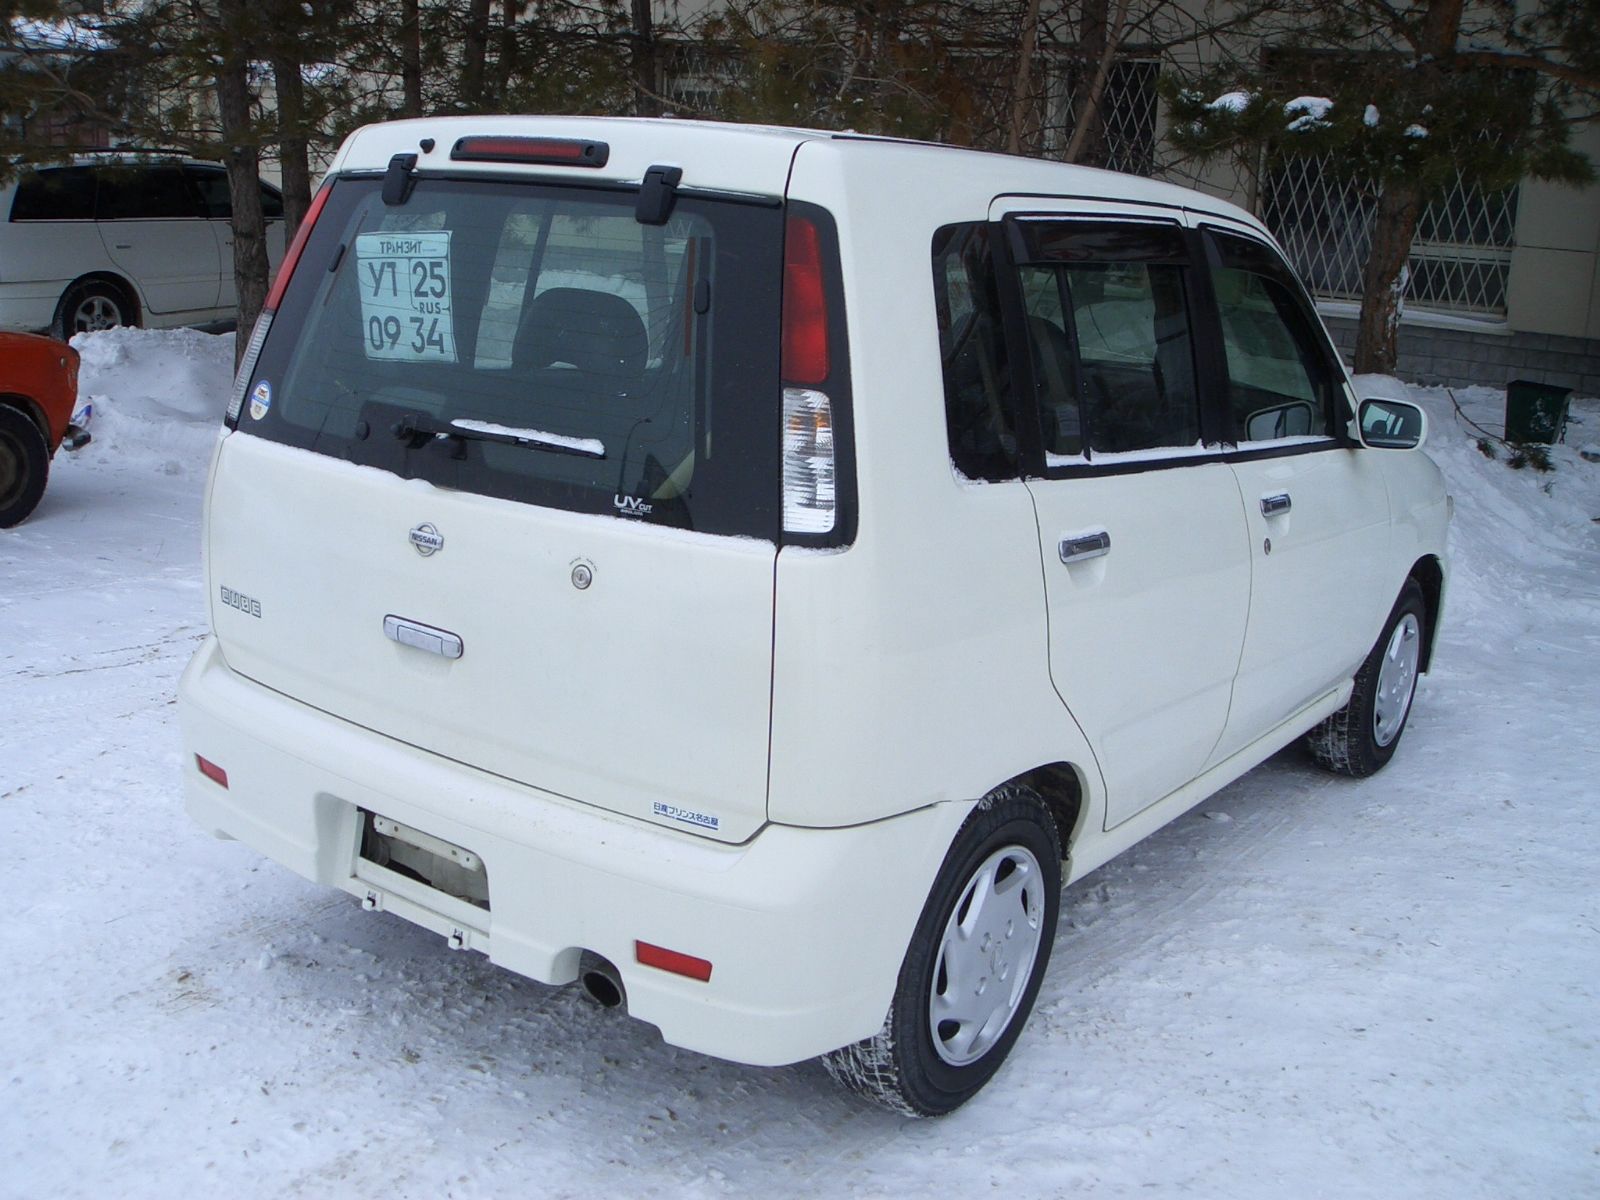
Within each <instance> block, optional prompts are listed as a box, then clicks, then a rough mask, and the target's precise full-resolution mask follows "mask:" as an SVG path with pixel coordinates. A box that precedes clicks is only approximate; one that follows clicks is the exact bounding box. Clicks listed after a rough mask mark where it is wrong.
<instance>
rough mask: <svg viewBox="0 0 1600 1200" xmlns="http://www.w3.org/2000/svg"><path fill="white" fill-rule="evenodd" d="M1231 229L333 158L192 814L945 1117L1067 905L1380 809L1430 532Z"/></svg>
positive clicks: (966, 186)
mask: <svg viewBox="0 0 1600 1200" xmlns="http://www.w3.org/2000/svg"><path fill="white" fill-rule="evenodd" d="M1425 432H1426V429H1425V421H1424V416H1423V413H1422V411H1421V410H1420V409H1418V408H1417V407H1415V406H1413V405H1411V404H1408V403H1405V402H1403V401H1398V400H1386V399H1377V398H1364V397H1362V396H1360V395H1358V394H1357V393H1356V392H1355V391H1354V390H1353V388H1352V385H1351V381H1350V378H1349V377H1348V376H1347V374H1346V373H1345V370H1344V368H1343V367H1342V365H1341V364H1340V361H1339V358H1338V355H1337V354H1336V353H1335V351H1334V349H1333V348H1332V346H1331V345H1330V344H1329V341H1328V337H1327V334H1326V332H1325V330H1324V329H1323V327H1322V325H1321V323H1320V322H1319V320H1318V318H1317V316H1316V314H1315V312H1314V310H1313V308H1312V306H1311V304H1310V302H1309V301H1308V299H1307V297H1306V294H1305V292H1304V290H1303V289H1302V287H1301V285H1300V284H1299V282H1298V281H1297V280H1296V278H1295V276H1294V274H1293V272H1292V271H1291V270H1290V269H1289V268H1288V267H1287V266H1286V265H1285V264H1284V261H1283V258H1282V257H1281V255H1280V254H1279V252H1278V250H1277V249H1276V247H1275V246H1274V245H1273V242H1272V239H1271V238H1270V237H1269V236H1268V235H1267V233H1266V232H1265V230H1263V228H1262V226H1261V224H1260V223H1259V222H1258V221H1256V220H1255V219H1254V218H1252V217H1250V216H1249V215H1247V214H1246V213H1244V212H1242V211H1240V210H1239V209H1237V208H1234V207H1232V206H1230V205H1228V204H1225V203H1223V202H1221V201H1218V200H1214V199H1212V198H1210V197H1207V196H1203V195H1200V194H1198V193H1196V192H1192V191H1187V190H1184V189H1181V188H1177V187H1171V186H1167V185H1164V184H1160V183H1154V182H1151V181H1148V180H1144V179H1136V178H1130V177H1127V176H1122V175H1116V174H1110V173H1107V172H1102V171H1094V170H1088V169H1083V168H1077V167H1070V166H1063V165H1060V164H1053V163H1045V162H1034V161H1028V160H1024V159H1020V158H1009V157H1002V156H997V155H990V154H980V153H974V152H968V151H961V150H953V149H948V148H942V147H935V146H927V145H918V144H910V143H905V142H897V141H890V140H884V139H878V138H869V137H860V136H855V135H842V134H827V133H818V132H814V131H806V130H793V129H771V128H753V127H739V126H729V125H717V124H711V123H702V122H676V121H652V120H601V119H588V118H533V117H504V118H482V117H463V118H450V119H429V120H421V121H409V122H400V123H394V124H386V125H377V126H372V127H369V128H365V129H362V130H359V131H357V132H356V133H354V134H352V135H351V137H350V138H349V140H348V141H347V142H346V143H345V144H344V147H343V148H342V149H341V150H340V152H339V155H338V157H337V158H336V159H335V161H334V163H333V165H332V168H331V170H330V172H329V174H328V178H327V180H326V182H325V183H324V185H323V187H322V189H321V191H320V192H319V193H318V194H317V197H316V200H315V202H314V204H313V207H312V212H311V215H310V217H309V218H308V220H307V222H306V224H305V226H304V230H303V232H302V234H301V235H300V237H299V238H298V239H297V243H296V245H295V246H294V247H292V248H291V250H290V252H289V255H288V258H287V260H286V262H285V265H284V268H283V270H282V271H281V273H280V275H279V278H278V280H277V283H276V285H275V287H274V289H273V292H272V294H271V296H270V298H269V301H268V311H267V312H266V313H265V314H264V315H263V317H262V318H261V321H260V323H259V324H258V325H257V326H256V329H255V331H254V334H253V336H252V338H251V340H250V343H249V347H248V352H247V354H246V357H245V360H244V363H243V367H242V369H241V371H240V373H239V377H238V382H237V385H236V389H235V394H234V396H233V401H232V404H231V405H230V407H229V410H228V417H227V428H226V430H225V431H224V434H223V436H222V438H221V441H220V443H219V446H218V448H217V452H216V458H215V461H214V463H213V468H212V474H211V482H210V487H209V492H208V498H207V515H206V523H205V543H206V569H207V579H208V588H209V592H210V598H211V599H210V603H211V621H212V630H213V632H212V636H211V637H210V638H209V639H208V640H207V641H206V642H205V643H204V645H203V647H202V648H201V650H200V651H199V653H198V654H197V655H196V656H195V658H194V661H193V662H192V663H191V664H190V666H189V668H188V670H187V672H186V673H185V675H184V677H183V681H182V684H181V693H180V699H181V705H182V721H183V730H184V738H185V742H186V748H187V751H188V753H187V756H186V759H185V761H186V764H187V796H188V807H189V811H190V813H191V814H192V815H193V817H194V819H195V820H196V821H198V822H199V823H200V824H201V825H202V826H203V827H204V828H206V829H208V830H211V831H214V832H215V833H217V834H218V835H220V836H224V837H233V838H238V839H240V840H242V841H244V842H246V843H248V844H249V845H251V846H252V847H254V848H256V849H257V850H259V851H260V852H261V853H263V854H265V855H267V856H268V857H270V858H272V859H275V860H276V861H278V862H280V863H282V864H284V865H285V866H287V867H289V868H291V869H292V870H294V871H297V872H299V873H300V874H302V875H304V876H306V877H307V878H309V879H312V880H315V881H317V882H319V883H323V884H326V885H328V886H330V887H336V888H342V889H344V890H345V891H347V892H350V893H351V894H352V895H353V896H355V897H357V898H358V899H359V900H360V902H361V904H362V905H363V906H364V907H366V908H368V909H371V910H374V911H384V912H390V913H395V914H398V915H399V916H401V917H403V918H405V919H406V920H409V921H412V922H415V923H416V924H418V925H421V926H423V927H425V928H427V929H430V930H433V931H435V932H437V933H438V934H439V935H441V936H442V937H444V938H445V939H446V940H447V941H448V943H449V945H451V946H452V947H455V948H457V949H462V950H475V951H479V952H481V953H483V954H486V955H488V957H489V958H490V959H491V960H492V961H494V962H496V963H498V964H500V965H502V966H504V967H506V968H507V969H509V970H512V971H516V972H519V973H521V974H523V975H526V976H529V977H530V978H533V979H536V980H539V981H541V982H544V983H547V984H566V983H571V982H573V981H575V980H581V981H582V982H583V983H584V986H585V987H586V988H587V989H588V991H589V992H590V994H591V995H593V996H595V997H596V998H597V999H599V1000H601V1001H602V1002H605V1003H608V1004H625V1005H626V1010H627V1012H628V1013H629V1014H630V1015H631V1016H633V1017H636V1018H638V1019H639V1020H641V1021H646V1022H648V1023H650V1024H652V1025H654V1026H656V1027H657V1028H658V1029H659V1030H660V1032H661V1035H662V1037H664V1038H665V1039H666V1040H667V1041H668V1042H670V1043H672V1044H674V1045H677V1046H684V1047H688V1048H690V1049H693V1050H697V1051H702V1052H704V1053H706V1054H712V1055H717V1056H719V1057H722V1058H726V1059H731V1060H734V1061H737V1062H741V1063H750V1064H765V1065H774V1064H781V1063H792V1062H796V1061H799V1060H802V1059H807V1058H811V1057H813V1056H818V1055H820V1056H822V1057H823V1058H824V1061H825V1062H826V1063H827V1064H828V1066H829V1068H830V1069H831V1070H832V1072H833V1073H834V1075H835V1076H836V1077H837V1078H838V1079H840V1080H841V1081H842V1082H843V1083H845V1084H847V1085H848V1086H850V1087H852V1088H854V1089H856V1090H858V1091H860V1092H862V1093H864V1094H866V1095H868V1096H869V1097H871V1098H873V1099H876V1100H878V1101H880V1102H882V1103H885V1104H887V1105H889V1106H891V1107H893V1108H895V1109H898V1110H900V1111H903V1112H906V1113H912V1114H924V1115H927V1114H938V1113H943V1112H947V1111H949V1110H951V1109H953V1108H955V1107H956V1106H957V1105H959V1104H961V1103H963V1102H964V1101H965V1100H967V1099H968V1098H969V1097H971V1096H972V1095H973V1093H975V1092H976V1091H977V1090H978V1089H979V1088H980V1087H982V1086H983V1085H984V1083H985V1082H987V1081H988V1079H989V1078H990V1077H991V1076H992V1075H993V1074H994V1072H995V1071H996V1069H997V1068H998V1067H999V1066H1000V1064H1001V1062H1002V1060H1003V1059H1004V1058H1005V1057H1006V1055H1007V1054H1008V1053H1009V1052H1010V1051H1011V1049H1012V1047H1013V1045H1014V1044H1015V1042H1016V1040H1017V1038H1018V1035H1019V1034H1020V1033H1021V1032H1022V1028H1023V1024H1024V1022H1025V1020H1026V1018H1027V1015H1028V1012H1029V1010H1030V1008H1031V1007H1032V1005H1033V1002H1034V996H1035V994H1036V993H1037V991H1038V989H1039V985H1040V980H1041V978H1042V977H1043V975H1044V973H1045V970H1046V967H1047V965H1048V963H1049V960H1050V954H1051V950H1052V948H1053V946H1054V944H1055V936H1056V917H1057V910H1058V903H1059V897H1060V894H1061V888H1062V886H1063V884H1064V883H1067V882H1070V881H1072V880H1075V879H1077V878H1079V877H1081V876H1083V875H1084V874H1086V873H1087V872H1090V871H1092V870H1094V869H1095V868H1096V867H1098V866H1100V865H1101V864H1102V863H1104V862H1105V861H1106V860H1107V859H1109V858H1111V857H1112V856H1113V855H1115V854H1117V853H1119V852H1120V851H1122V850H1124V849H1126V848H1127V847H1129V846H1131V845H1133V844H1134V843H1135V842H1137V841H1138V840H1139V839H1141V838H1143V837H1145V836H1146V835H1148V834H1149V833H1151V832H1152V831H1153V830H1156V829H1158V828H1160V827H1161V826H1162V825H1164V824H1166V823H1167V822H1168V821H1171V820H1172V819H1173V818H1174V817H1176V816H1178V815H1179V814H1181V813H1183V812H1184V811H1185V810H1186V809H1188V808H1190V807H1191V806H1193V805H1194V804H1196V803H1197V802H1199V801H1200V800H1201V799H1203V798H1204V797H1206V796H1207V795H1209V794H1210V793H1212V792H1215V791H1216V790H1217V789H1218V788H1221V787H1222V786H1224V785H1225V784H1227V783H1228V782H1229V781H1230V780H1233V779H1235V778H1237V777H1238V776H1239V775H1241V774H1242V773H1243V772H1245V771H1247V770H1249V769H1250V768H1251V767H1252V766H1254V765H1256V764H1257V763H1259V762H1261V761H1262V760H1263V759H1265V758H1266V757H1267V756H1268V755H1270V754H1272V753H1274V752H1275V751H1277V750H1279V749H1281V748H1283V747H1284V746H1287V745H1289V744H1290V743H1292V742H1295V741H1296V740H1299V739H1305V741H1306V744H1307V745H1308V746H1309V748H1310V753H1311V754H1312V756H1314V757H1315V758H1316V759H1317V760H1318V761H1319V762H1320V763H1322V764H1323V765H1324V766H1326V767H1329V768H1331V769H1333V770H1337V771H1341V772H1344V773H1346V774H1350V775H1367V774H1369V773H1371V772H1373V771H1375V770H1377V769H1378V768H1379V767H1381V766H1382V765H1383V764H1384V763H1385V762H1386V761H1387V760H1388V759H1389V757H1390V756H1391V755H1392V754H1394V752H1395V749H1396V746H1397V745H1398V744H1399V741H1400V737H1401V734H1402V732H1403V730H1404V728H1405V723H1406V716H1407V713H1408V710H1409V708H1410V705H1411V700H1412V696H1413V692H1414V689H1415V687H1416V682H1417V676H1418V673H1419V672H1421V671H1426V670H1427V669H1428V664H1429V657H1430V653H1431V650H1432V646H1433V642H1434V635H1435V631H1436V630H1437V628H1438V625H1439V615H1440V608H1441V603H1442V599H1443V593H1444V584H1445V577H1446V556H1445V535H1446V525H1447V521H1448V513H1449V502H1448V498H1447V497H1446V495H1445V492H1444V489H1443V487H1442V486H1441V480H1440V476H1439V472H1438V471H1437V470H1436V468H1435V467H1434V465H1433V463H1432V462H1431V461H1430V460H1429V459H1428V458H1427V457H1425V456H1424V455H1423V454H1422V453H1419V452H1418V447H1419V445H1420V444H1421V443H1422V441H1423V437H1424V434H1425Z"/></svg>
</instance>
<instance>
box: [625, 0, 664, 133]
mask: <svg viewBox="0 0 1600 1200" xmlns="http://www.w3.org/2000/svg"><path fill="white" fill-rule="evenodd" d="M653 9H654V5H653V3H652V0H633V63H632V66H633V111H634V113H635V114H636V115H638V116H641V117H659V116H660V115H661V102H660V101H659V100H657V99H656V89H657V87H658V84H657V81H656V25H655V12H654V11H653Z"/></svg>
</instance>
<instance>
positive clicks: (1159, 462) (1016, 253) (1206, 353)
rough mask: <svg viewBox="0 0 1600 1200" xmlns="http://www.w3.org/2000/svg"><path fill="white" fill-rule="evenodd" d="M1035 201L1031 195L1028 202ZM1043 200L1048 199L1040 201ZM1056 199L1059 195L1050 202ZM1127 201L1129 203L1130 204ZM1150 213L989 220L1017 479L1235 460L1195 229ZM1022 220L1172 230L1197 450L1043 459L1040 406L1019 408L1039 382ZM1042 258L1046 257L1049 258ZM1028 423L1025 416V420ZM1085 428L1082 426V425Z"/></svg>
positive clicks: (1165, 210)
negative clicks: (1219, 407) (1225, 435)
mask: <svg viewBox="0 0 1600 1200" xmlns="http://www.w3.org/2000/svg"><path fill="white" fill-rule="evenodd" d="M1030 198H1034V197H1030ZM1038 198H1040V199H1044V198H1046V197H1038ZM1048 198H1049V199H1060V198H1061V197H1048ZM1130 203H1132V202H1130ZM1148 207H1150V208H1153V209H1155V208H1159V209H1160V211H1159V212H1150V213H1131V212H1106V211H1096V212H1048V211H1046V212H1008V213H1004V214H1002V215H1001V217H1000V219H999V220H998V221H991V222H990V225H991V228H992V230H993V236H994V240H995V243H996V246H995V250H996V253H995V270H996V271H997V272H1000V274H1001V278H1000V280H999V290H1000V310H1001V316H1002V320H1003V323H1004V325H1005V332H1006V354H1007V356H1008V357H1009V358H1010V360H1011V362H1012V364H1013V365H1012V379H1013V388H1012V390H1013V393H1014V396H1015V397H1016V399H1015V401H1014V402H1015V403H1016V405H1017V407H1018V408H1019V409H1020V410H1021V411H1020V412H1019V413H1018V421H1017V425H1016V429H1017V451H1018V457H1019V459H1020V460H1021V464H1022V474H1023V477H1024V478H1027V479H1078V478H1093V477H1097V476H1102V475H1134V474H1140V473H1142V472H1145V471H1157V470H1166V469H1169V468H1173V467H1188V466H1198V465H1201V464H1204V463H1212V462H1221V461H1224V460H1225V459H1228V458H1230V457H1231V458H1235V459H1236V458H1237V457H1238V455H1237V454H1233V455H1230V454H1229V453H1228V452H1227V450H1226V449H1225V447H1224V446H1223V445H1222V443H1221V441H1220V439H1219V437H1218V435H1219V434H1220V430H1221V425H1220V424H1219V414H1218V413H1217V412H1216V411H1215V405H1216V403H1217V402H1218V401H1217V396H1216V391H1215V388H1214V386H1213V385H1212V377H1211V372H1212V371H1214V369H1215V363H1214V362H1210V361H1208V360H1211V359H1214V358H1215V357H1216V353H1217V352H1218V348H1216V347H1207V346H1205V342H1206V340H1207V339H1206V336H1205V333H1206V327H1205V325H1204V322H1203V321H1202V320H1201V316H1202V310H1203V306H1204V303H1205V302H1207V301H1209V299H1210V287H1209V284H1210V281H1209V279H1207V280H1206V287H1205V289H1204V290H1203V291H1202V290H1201V288H1200V286H1199V277H1200V276H1201V275H1203V274H1204V273H1205V272H1204V270H1203V269H1201V268H1200V264H1203V263H1204V259H1203V258H1201V257H1199V254H1198V251H1199V245H1198V239H1197V238H1196V237H1195V232H1194V230H1192V229H1190V228H1189V227H1187V226H1185V225H1184V224H1183V222H1182V220H1181V219H1180V218H1179V216H1178V215H1177V212H1176V210H1174V209H1172V208H1171V207H1168V206H1157V205H1149V206H1148ZM1023 221H1050V222H1072V223H1085V224H1126V225H1161V226H1165V227H1172V228H1176V229H1177V230H1178V231H1179V233H1180V235H1181V237H1182V239H1183V246H1184V255H1183V263H1182V265H1183V267H1184V268H1185V269H1184V301H1185V303H1186V304H1187V305H1188V308H1189V326H1190V337H1191V341H1192V344H1193V349H1194V355H1195V382H1196V390H1197V392H1198V393H1199V414H1198V416H1199V424H1200V441H1201V447H1199V448H1195V447H1170V449H1171V450H1173V451H1174V453H1172V454H1159V455H1156V456H1153V457H1150V458H1143V457H1141V458H1138V459H1118V460H1114V461H1110V462H1104V461H1102V462H1096V461H1095V460H1094V454H1093V452H1092V451H1090V453H1089V456H1088V460H1087V461H1086V462H1081V463H1078V462H1074V463H1062V464H1060V465H1051V464H1050V463H1049V462H1048V461H1047V460H1046V458H1045V454H1044V430H1043V425H1042V423H1041V420H1040V413H1039V406H1038V404H1037V403H1034V404H1024V403H1022V402H1021V397H1023V396H1036V395H1037V384H1036V381H1035V379H1034V376H1033V355H1032V354H1031V353H1030V351H1029V346H1028V341H1027V332H1026V331H1027V315H1026V312H1025V310H1024V306H1023V299H1022V280H1021V275H1020V274H1019V273H1018V271H1017V267H1018V266H1019V265H1021V264H1023V263H1025V262H1027V261H1029V257H1028V255H1027V254H1026V250H1025V245H1024V243H1023V240H1022V232H1021V228H1020V225H1021V222H1023ZM1046 261H1047V260H1046ZM1067 336H1068V339H1069V341H1070V343H1071V346H1072V353H1073V359H1074V370H1077V369H1078V365H1077V356H1078V343H1077V337H1076V334H1074V333H1072V332H1069V333H1068V335H1067ZM1024 417H1025V418H1026V419H1022V418H1024ZM1085 428H1087V425H1086V426H1085ZM1156 449H1157V450H1167V449H1169V447H1157V448H1156Z"/></svg>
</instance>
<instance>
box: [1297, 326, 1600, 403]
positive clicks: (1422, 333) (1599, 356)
mask: <svg viewBox="0 0 1600 1200" xmlns="http://www.w3.org/2000/svg"><path fill="white" fill-rule="evenodd" d="M1323 320H1324V321H1325V322H1326V323H1327V326H1328V332H1329V333H1331V334H1332V335H1333V340H1334V342H1335V343H1337V345H1338V347H1339V352H1340V353H1341V354H1343V355H1344V358H1345V361H1346V362H1349V361H1350V360H1351V358H1352V357H1354V355H1355V347H1356V322H1355V320H1354V319H1353V318H1350V317H1338V316H1328V315H1326V314H1325V315H1324V317H1323ZM1399 348H1400V357H1399V362H1398V363H1397V364H1396V367H1395V373H1396V374H1397V375H1399V376H1400V378H1402V379H1404V380H1406V381H1407V382H1409V383H1419V384H1442V385H1444V386H1446V387H1469V386H1471V385H1473V384H1481V385H1483V386H1486V387H1504V386H1505V385H1506V384H1508V383H1510V382H1511V381H1512V380H1513V379H1526V380H1529V381H1531V382H1533V383H1549V384H1554V385H1556V386H1557V387H1564V388H1571V389H1572V390H1573V392H1574V393H1575V394H1577V395H1579V396H1600V340H1596V339H1593V338H1580V337H1564V336H1562V335H1560V334H1552V333H1517V332H1512V331H1510V330H1504V329H1502V330H1501V331H1500V332H1484V331H1481V330H1472V329H1461V328H1435V327H1432V326H1427V325H1418V324H1405V323H1402V324H1401V326H1400V347H1399Z"/></svg>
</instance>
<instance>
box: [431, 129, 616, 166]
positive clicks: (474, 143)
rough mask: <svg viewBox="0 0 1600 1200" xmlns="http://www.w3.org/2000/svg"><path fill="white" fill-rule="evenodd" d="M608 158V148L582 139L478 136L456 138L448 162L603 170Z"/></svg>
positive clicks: (602, 144) (609, 153)
mask: <svg viewBox="0 0 1600 1200" xmlns="http://www.w3.org/2000/svg"><path fill="white" fill-rule="evenodd" d="M610 157H611V147H610V145H608V144H607V143H605V142H591V141H587V140H585V139H582V138H545V137H491V136H477V137H464V138H458V139H456V144H455V145H454V146H452V147H451V148H450V158H451V160H452V161H454V162H494V163H541V164H544V165H547V166H553V167H603V166H605V165H606V160H607V159H609V158H610Z"/></svg>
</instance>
